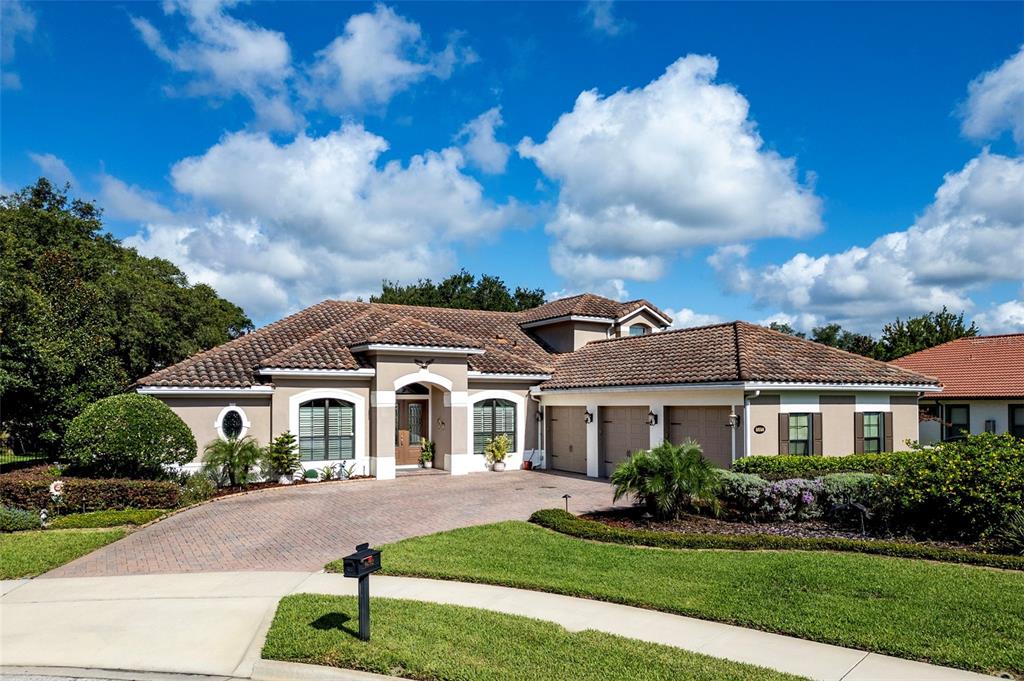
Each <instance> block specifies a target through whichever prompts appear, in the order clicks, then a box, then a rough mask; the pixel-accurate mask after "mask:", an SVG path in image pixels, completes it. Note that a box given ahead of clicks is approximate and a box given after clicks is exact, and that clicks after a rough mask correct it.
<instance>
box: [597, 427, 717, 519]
mask: <svg viewBox="0 0 1024 681" xmlns="http://www.w3.org/2000/svg"><path fill="white" fill-rule="evenodd" d="M611 483H612V487H613V489H614V492H615V495H614V499H615V501H618V500H619V499H621V498H622V497H625V496H632V497H633V498H634V499H635V500H636V501H638V502H639V503H641V504H643V505H644V506H645V507H646V508H647V510H648V511H649V512H650V513H651V514H653V515H654V516H656V517H658V518H677V517H679V514H680V513H682V512H684V511H686V510H691V509H692V510H695V511H700V510H702V509H708V510H711V511H712V512H713V513H716V514H717V513H718V511H719V509H720V504H719V501H718V498H717V494H718V490H719V488H720V487H721V484H722V483H721V481H720V479H719V477H718V473H717V472H716V469H715V467H714V466H712V465H711V463H710V462H709V461H708V460H707V459H705V458H704V457H703V455H702V454H701V450H700V445H699V444H697V443H696V442H694V441H693V440H687V441H686V442H684V443H683V444H681V445H673V444H672V443H670V442H662V443H661V444H660V445H658V446H657V447H655V448H654V449H652V450H650V451H647V452H645V451H640V452H635V453H634V454H633V456H632V457H630V458H629V459H628V460H626V461H624V462H623V463H621V464H619V467H618V468H616V469H615V471H614V472H612V476H611Z"/></svg>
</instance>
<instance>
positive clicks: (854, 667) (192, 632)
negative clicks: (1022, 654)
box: [0, 572, 991, 681]
mask: <svg viewBox="0 0 1024 681" xmlns="http://www.w3.org/2000/svg"><path fill="white" fill-rule="evenodd" d="M355 588H356V584H355V580H351V579H345V578H343V577H341V576H340V575H336V574H326V573H305V572H241V573H239V572H234V573H232V572H223V573H203V574H177V575H137V576H126V577H82V578H68V579H45V580H31V581H25V582H15V583H5V584H3V589H2V591H3V592H4V595H3V597H2V598H0V666H5V667H9V666H16V665H17V666H62V667H81V668H99V669H131V670H145V671H154V672H175V673H188V674H206V675H211V676H229V677H241V678H251V677H252V676H253V670H254V667H255V666H256V663H257V661H258V660H259V653H260V649H261V647H262V644H263V639H264V637H265V635H266V630H267V628H268V627H269V625H270V620H271V619H272V618H273V615H274V611H275V608H276V605H277V601H278V600H279V599H280V598H281V597H282V596H285V595H288V594H292V593H324V594H338V595H354V594H355ZM373 594H374V596H376V597H386V598H408V599H413V600H420V601H430V602H434V603H450V604H456V605H466V606H472V607H477V608H485V609H488V610H495V611H498V612H505V613H510V614H515V615H523V616H526V617H534V618H537V619H543V620H548V621H552V622H556V623H558V624H561V625H562V626H564V627H566V628H567V629H570V630H572V631H581V630H584V629H595V630H599V631H605V632H608V633H611V634H618V635H620V636H627V637H630V638H635V639H640V640H644V641H650V642H653V643H662V644H666V645H671V646H676V647H679V648H684V649H686V650H691V651H694V652H698V653H704V654H707V655H712V656H714V657H720V658H725V659H729V660H735V661H737V662H747V663H750V664H756V665H760V666H763V667H768V668H771V669H777V670H779V671H784V672H790V673H793V674H799V675H801V676H806V677H809V678H812V679H820V680H822V681H867V680H876V681H890V680H891V681H896V680H898V679H901V680H902V679H906V680H914V681H944V680H947V679H948V680H952V679H964V680H965V681H966V680H969V679H985V678H991V677H986V676H983V675H980V674H973V673H970V672H964V671H961V670H956V669H949V668H946V667H937V666H934V665H928V664H923V663H920V662H910V661H907V660H902V659H899V658H893V657H887V656H884V655H876V654H874V653H865V652H863V651H857V650H851V649H847V648H840V647H837V646H830V645H825V644H822V643H814V642H811V641H805V640H803V639H797V638H791V637H787V636H779V635H776V634H770V633H766V632H762V631H756V630H752V629H745V628H742V627H734V626H729V625H725V624H718V623H714V622H707V621H704V620H698V619H693V618H689V617H680V616H677V615H669V614H666V613H661V612H657V611H653V610H644V609H641V608H632V607H629V606H623V605H616V604H612V603H604V602H600V601H592V600H587V599H581V598H572V597H568V596H559V595H555V594H547V593H541V592H537V591H525V590H521V589H509V588H505V587H496V586H487V585H482V584H467V583H462V582H445V581H435V580H427V579H413V578H407V577H384V576H376V577H374V578H373ZM907 626H913V623H912V622H908V623H907Z"/></svg>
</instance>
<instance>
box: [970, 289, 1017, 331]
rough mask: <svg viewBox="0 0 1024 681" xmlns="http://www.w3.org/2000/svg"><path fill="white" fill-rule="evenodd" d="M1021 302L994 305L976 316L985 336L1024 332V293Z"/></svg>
mask: <svg viewBox="0 0 1024 681" xmlns="http://www.w3.org/2000/svg"><path fill="white" fill-rule="evenodd" d="M1021 295H1022V297H1021V300H1008V301H1006V302H1005V303H1000V304H998V305H993V306H992V307H990V308H989V309H987V310H985V311H984V312H981V313H979V314H977V315H975V316H974V321H975V322H977V324H978V326H979V327H980V328H981V332H982V333H984V334H994V333H1020V332H1024V292H1022V294H1021Z"/></svg>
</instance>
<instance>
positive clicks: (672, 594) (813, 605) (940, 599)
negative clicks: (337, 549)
mask: <svg viewBox="0 0 1024 681" xmlns="http://www.w3.org/2000/svg"><path fill="white" fill-rule="evenodd" d="M382 558H383V565H384V570H385V572H386V573H388V574H393V575H416V576H422V577H432V578H436V579H456V580H462V581H471V582H486V583H490V584H502V585H507V586H514V587H521V588H526V589H537V590H541V591H553V592H556V593H563V594H570V595H577V596H585V597H590V598H596V599H600V600H607V601H614V602H617V603H626V604H630V605H636V606H640V607H647V608H654V609H657V610H664V611H667V612H674V613H679V614H683V615H690V616H694V617H700V618H703V619H709V620H717V621H722V622H730V623H734V624H739V625H742V626H748V627H753V628H757V629H763V630H766V631H774V632H779V633H783V634H789V635H792V636H799V637H801V638H806V639H811V640H815V641H824V642H828V643H834V644H837V645H842V646H849V647H853V648H860V649H863V650H872V651H878V652H883V653H887V654H890V655H896V656H899V657H905V658H912V659H918V660H925V661H931V662H934V663H937V664H944V665H951V666H957V667H964V668H970V669H978V670H985V671H1012V672H1014V673H1016V674H1024V628H1022V627H1021V622H1024V574H1022V573H1020V572H1009V571H999V570H994V569H990V568H979V567H968V566H961V565H951V564H944V563H933V562H927V561H918V560H907V559H902V558H885V557H880V556H868V555H861V554H846V553H830V552H803V551H696V550H667V549H652V548H637V547H631V546H623V545H618V544H602V543H597V542H590V541H584V540H582V539H575V538H572V537H567V536H565V535H561V534H557V533H555V532H552V531H550V530H546V529H543V528H540V527H537V526H535V525H530V524H528V523H523V522H506V523H497V524H494V525H484V526H479V527H470V528H465V529H460V530H455V531H452V532H442V533H439V534H434V535H429V536H426V537H418V538H414V539H407V540H405V541H401V542H397V543H395V544H391V545H389V546H387V547H385V548H384V553H383V556H382ZM327 568H328V570H336V571H340V570H341V563H340V561H338V562H335V563H331V564H330V565H328V566H327Z"/></svg>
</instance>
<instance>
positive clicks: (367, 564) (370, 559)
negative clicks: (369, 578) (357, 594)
mask: <svg viewBox="0 0 1024 681" xmlns="http://www.w3.org/2000/svg"><path fill="white" fill-rule="evenodd" d="M342 561H343V562H344V564H345V576H346V577H362V576H363V575H368V574H370V573H371V572H376V571H377V570H380V551H378V550H377V549H371V548H370V545H369V544H360V545H359V546H357V547H356V552H355V553H353V554H351V555H348V556H345V557H344V558H342Z"/></svg>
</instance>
